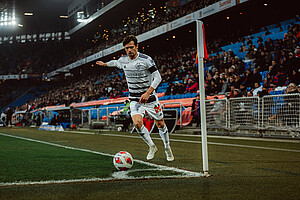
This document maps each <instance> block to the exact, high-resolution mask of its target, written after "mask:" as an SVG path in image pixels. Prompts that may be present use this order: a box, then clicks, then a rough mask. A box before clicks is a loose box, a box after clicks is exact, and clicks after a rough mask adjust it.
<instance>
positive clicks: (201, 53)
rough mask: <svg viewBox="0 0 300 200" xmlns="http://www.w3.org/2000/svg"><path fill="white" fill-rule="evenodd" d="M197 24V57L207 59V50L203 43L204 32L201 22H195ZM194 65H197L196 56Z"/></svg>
mask: <svg viewBox="0 0 300 200" xmlns="http://www.w3.org/2000/svg"><path fill="white" fill-rule="evenodd" d="M196 23H197V51H198V52H199V57H200V58H204V59H207V58H208V55H207V48H206V43H205V30H204V24H203V22H202V21H198V20H197V21H196ZM196 64H198V56H197V57H196Z"/></svg>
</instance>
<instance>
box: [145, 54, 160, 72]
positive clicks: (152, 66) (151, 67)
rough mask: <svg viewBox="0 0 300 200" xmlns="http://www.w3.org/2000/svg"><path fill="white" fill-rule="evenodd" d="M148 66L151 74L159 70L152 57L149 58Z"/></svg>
mask: <svg viewBox="0 0 300 200" xmlns="http://www.w3.org/2000/svg"><path fill="white" fill-rule="evenodd" d="M147 68H148V70H149V71H150V73H151V74H153V72H155V71H158V69H157V67H156V64H155V62H154V60H153V59H152V58H151V57H148V58H147Z"/></svg>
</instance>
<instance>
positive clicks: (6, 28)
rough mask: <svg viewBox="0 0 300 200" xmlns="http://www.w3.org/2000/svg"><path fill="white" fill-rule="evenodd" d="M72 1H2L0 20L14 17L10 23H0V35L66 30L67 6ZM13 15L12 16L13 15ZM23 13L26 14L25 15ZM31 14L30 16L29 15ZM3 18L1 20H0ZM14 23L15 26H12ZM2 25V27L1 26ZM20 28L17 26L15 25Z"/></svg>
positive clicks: (0, 3) (0, 4)
mask: <svg viewBox="0 0 300 200" xmlns="http://www.w3.org/2000/svg"><path fill="white" fill-rule="evenodd" d="M72 1H73V0H4V1H1V2H0V20H2V21H3V20H5V19H7V18H5V17H6V13H8V14H7V15H8V17H14V20H12V21H11V22H7V23H5V22H3V23H1V22H0V33H2V34H3V32H5V33H12V32H15V31H17V32H18V33H30V32H31V33H34V32H51V31H62V30H67V19H64V18H60V16H61V15H67V6H68V4H69V3H71V2H72ZM13 13H14V14H13ZM25 13H28V14H27V15H25ZM31 13H32V14H31ZM2 16H3V18H1V17H2ZM11 23H14V25H15V26H12V24H11ZM1 24H2V25H1ZM18 24H19V25H22V26H17V25H18Z"/></svg>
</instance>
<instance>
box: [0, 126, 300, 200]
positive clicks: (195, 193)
mask: <svg viewBox="0 0 300 200" xmlns="http://www.w3.org/2000/svg"><path fill="white" fill-rule="evenodd" d="M0 132H2V133H8V134H11V135H19V136H22V137H27V138H34V139H38V140H43V141H48V142H53V143H57V144H63V145H66V146H72V147H79V148H85V149H90V150H95V151H99V152H104V153H110V154H113V153H115V152H117V151H119V150H126V151H128V152H130V153H131V154H132V155H133V156H134V157H135V158H136V159H141V160H145V156H146V154H147V146H146V145H145V144H144V143H143V141H142V140H141V139H140V138H138V137H137V138H126V137H119V136H137V135H132V134H127V133H117V132H113V133H112V134H114V135H116V136H118V137H112V136H109V135H104V134H102V135H100V134H97V135H84V134H77V133H75V132H72V133H69V132H65V133H58V132H46V131H37V130H35V129H20V128H18V129H0ZM153 138H154V142H155V143H156V144H157V146H158V148H159V150H160V151H159V152H158V153H157V156H156V157H155V159H154V160H153V161H152V162H153V163H156V164H160V165H165V166H172V167H178V168H183V169H187V170H191V171H200V170H201V168H202V160H201V144H199V143H198V142H199V141H200V138H199V137H187V136H186V137H183V136H176V135H175V134H173V135H171V137H170V138H171V140H174V139H176V140H183V141H181V142H180V141H171V145H172V148H173V153H174V155H175V161H174V162H171V163H169V162H167V161H166V160H165V155H164V152H163V150H162V149H163V147H162V142H161V141H158V140H156V139H155V138H159V136H158V135H153ZM0 140H2V137H1V138H0ZM193 142H196V143H193ZM208 142H209V143H210V144H209V145H208V148H209V168H210V174H212V176H211V177H210V178H188V179H186V178H179V179H142V180H124V181H112V182H87V183H68V184H50V185H34V186H13V187H0V199H116V198H126V199H156V198H160V199H299V196H300V167H299V166H300V152H299V151H298V152H297V151H296V152H288V151H284V150H270V149H256V148H251V147H248V146H258V147H271V148H281V149H293V150H299V144H300V143H299V142H295V143H291V142H276V141H250V140H234V139H224V138H221V139H220V138H208ZM222 144H241V145H248V146H241V147H235V146H223V145H222ZM1 149H2V145H1ZM1 151H2V150H1ZM86 156H87V157H91V160H92V157H93V155H86ZM70 157H72V153H70ZM96 163H97V162H96ZM87 164H88V163H87ZM91 164H92V165H93V163H91ZM1 165H2V164H1ZM96 168H97V167H96ZM0 169H1V172H2V170H3V167H2V166H0ZM19 170H21V169H19ZM82 173H84V172H82ZM147 173H148V175H152V174H153V173H154V175H155V173H156V172H152V171H149V172H147ZM1 175H2V173H1Z"/></svg>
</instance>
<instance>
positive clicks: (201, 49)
mask: <svg viewBox="0 0 300 200" xmlns="http://www.w3.org/2000/svg"><path fill="white" fill-rule="evenodd" d="M196 25H197V27H196V28H197V33H196V34H197V58H198V64H199V65H198V73H199V90H200V116H201V139H202V159H203V172H204V175H206V176H209V174H208V151H207V128H206V108H205V88H204V66H203V59H204V58H207V57H208V56H207V50H206V44H205V34H204V25H203V22H202V21H199V20H197V21H196Z"/></svg>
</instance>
